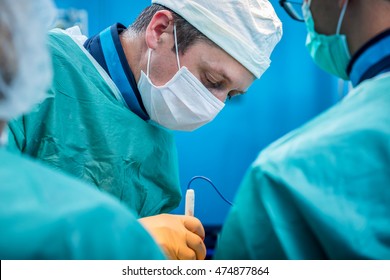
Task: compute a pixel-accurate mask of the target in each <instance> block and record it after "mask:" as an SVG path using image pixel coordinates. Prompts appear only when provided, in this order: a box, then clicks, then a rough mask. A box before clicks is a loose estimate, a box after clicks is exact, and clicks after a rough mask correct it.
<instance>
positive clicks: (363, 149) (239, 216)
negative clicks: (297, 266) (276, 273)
mask: <svg viewBox="0 0 390 280" xmlns="http://www.w3.org/2000/svg"><path fill="white" fill-rule="evenodd" d="M215 258H217V259H390V75H388V74H386V75H382V76H379V77H377V78H374V79H371V80H367V81H365V82H363V83H362V84H361V85H359V86H358V87H357V88H355V89H354V90H352V91H351V92H350V94H349V95H348V96H347V97H346V98H345V99H344V100H342V102H340V103H339V104H337V105H336V106H334V107H332V108H331V109H329V110H328V111H326V112H324V113H323V114H321V115H320V116H319V117H317V118H316V119H314V120H313V121H311V122H309V123H308V124H306V125H305V126H303V127H301V128H299V129H297V130H295V131H293V132H291V133H289V134H287V135H286V136H285V137H283V138H281V139H280V140H278V141H276V142H275V143H273V144H272V145H270V146H269V147H268V148H266V149H265V150H264V151H263V152H261V153H260V155H259V156H258V158H257V160H256V161H255V162H254V163H253V164H252V166H251V167H250V168H249V170H248V172H247V174H246V175H245V178H244V180H243V182H242V184H241V186H240V188H239V190H238V193H237V196H236V199H235V203H234V207H232V209H231V211H230V213H229V214H228V217H227V220H226V223H225V225H224V226H223V229H222V232H221V234H220V238H219V241H218V245H217V250H216V254H215Z"/></svg>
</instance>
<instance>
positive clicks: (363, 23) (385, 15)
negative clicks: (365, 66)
mask: <svg viewBox="0 0 390 280" xmlns="http://www.w3.org/2000/svg"><path fill="white" fill-rule="evenodd" d="M389 14H390V1H385V0H370V1H349V4H348V9H347V12H346V15H345V16H346V17H345V18H344V21H345V22H344V23H343V25H344V27H345V29H344V32H341V33H345V34H346V35H347V39H348V45H349V48H350V52H351V55H354V54H355V53H356V52H357V51H358V50H359V49H360V48H361V47H362V46H363V45H364V44H365V43H367V42H368V41H369V40H370V39H372V38H373V37H375V36H376V35H378V34H380V33H382V32H383V31H385V30H387V29H389V28H390V17H389ZM357 27H358V28H357Z"/></svg>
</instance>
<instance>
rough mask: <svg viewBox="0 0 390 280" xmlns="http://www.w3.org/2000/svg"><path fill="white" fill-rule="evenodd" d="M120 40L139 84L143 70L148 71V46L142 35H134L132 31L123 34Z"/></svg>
mask: <svg viewBox="0 0 390 280" xmlns="http://www.w3.org/2000/svg"><path fill="white" fill-rule="evenodd" d="M120 40H121V44H122V47H123V50H124V52H125V55H126V59H127V61H128V63H129V66H130V69H131V71H132V72H133V75H134V78H135V81H136V82H137V83H138V81H139V79H140V76H141V70H142V69H146V60H147V55H148V49H147V47H146V44H145V42H144V40H143V37H142V35H136V34H133V33H132V31H131V30H127V31H126V32H123V34H122V35H121V36H120ZM145 71H146V70H145Z"/></svg>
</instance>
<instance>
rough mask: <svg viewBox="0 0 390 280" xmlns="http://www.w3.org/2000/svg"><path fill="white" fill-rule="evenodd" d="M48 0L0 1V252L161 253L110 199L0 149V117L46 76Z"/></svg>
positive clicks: (38, 90) (63, 255)
mask: <svg viewBox="0 0 390 280" xmlns="http://www.w3.org/2000/svg"><path fill="white" fill-rule="evenodd" d="M53 15H54V8H53V5H52V3H51V1H50V0H34V1H31V0H0V135H1V140H2V141H1V148H0V159H1V160H0V229H1V230H0V259H2V260H4V259H164V258H165V256H164V255H163V251H162V250H161V249H160V248H159V247H158V246H157V244H156V243H155V242H154V241H153V239H152V237H151V236H150V235H149V234H148V233H147V231H146V230H145V229H144V228H143V227H142V226H141V225H140V224H139V222H138V221H137V219H136V217H135V216H134V215H133V214H132V213H131V211H130V210H129V209H128V208H127V207H125V206H123V205H122V204H121V203H120V202H119V201H118V200H117V199H116V198H113V197H111V196H110V195H108V194H105V193H102V192H99V191H98V190H96V188H94V187H93V186H91V185H87V184H84V183H81V182H80V181H78V180H75V179H72V178H71V177H68V176H65V175H63V174H61V173H58V172H55V171H54V170H52V169H49V168H48V167H44V166H42V165H41V164H38V163H36V162H35V161H33V160H31V159H29V158H28V157H26V156H20V155H14V154H12V153H10V152H8V151H6V149H5V147H4V145H6V140H7V137H6V134H7V130H6V129H4V127H5V125H6V122H7V121H8V120H10V119H11V118H14V117H16V116H18V115H20V114H22V113H26V112H28V111H29V110H30V109H31V107H32V106H33V105H34V104H35V103H37V102H39V101H41V100H42V98H44V97H45V91H46V89H47V87H48V86H49V84H50V81H51V74H52V72H51V62H50V58H49V54H48V50H47V48H46V30H47V28H48V23H49V22H50V19H53Z"/></svg>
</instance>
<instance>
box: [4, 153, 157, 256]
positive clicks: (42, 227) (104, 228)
mask: <svg viewBox="0 0 390 280" xmlns="http://www.w3.org/2000/svg"><path fill="white" fill-rule="evenodd" d="M0 158H1V161H0V201H1V202H0V229H1V230H0V259H2V260H4V259H103V260H107V259H163V258H164V257H163V254H162V252H161V250H160V249H159V248H158V247H157V245H156V243H155V242H154V241H153V239H152V238H151V237H150V235H149V234H148V233H147V232H146V230H145V229H144V228H143V227H141V225H140V224H139V223H138V222H137V219H136V218H135V216H134V215H133V214H132V213H131V211H130V210H129V209H128V208H127V207H125V206H124V205H121V203H120V202H119V201H118V200H117V199H115V198H113V197H111V195H108V194H104V193H102V192H100V191H98V190H97V189H96V188H95V187H93V186H90V185H87V184H84V183H81V182H80V181H78V180H75V179H73V178H70V177H68V176H66V175H63V174H60V173H59V172H55V171H53V170H50V169H49V168H47V167H43V166H42V165H40V164H37V163H36V162H33V161H31V160H30V159H27V158H23V157H22V156H19V155H15V154H11V153H10V152H8V151H5V150H4V148H2V149H0Z"/></svg>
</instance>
